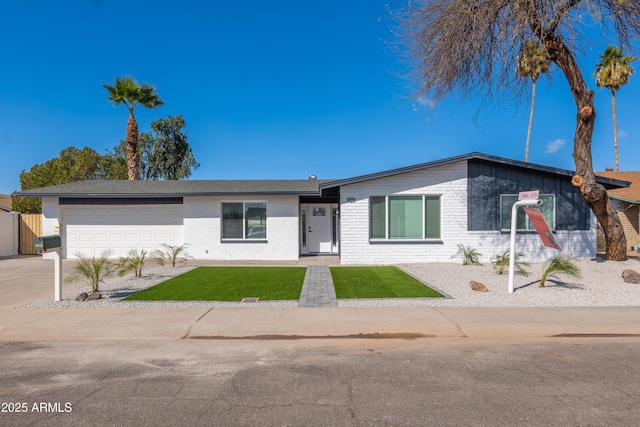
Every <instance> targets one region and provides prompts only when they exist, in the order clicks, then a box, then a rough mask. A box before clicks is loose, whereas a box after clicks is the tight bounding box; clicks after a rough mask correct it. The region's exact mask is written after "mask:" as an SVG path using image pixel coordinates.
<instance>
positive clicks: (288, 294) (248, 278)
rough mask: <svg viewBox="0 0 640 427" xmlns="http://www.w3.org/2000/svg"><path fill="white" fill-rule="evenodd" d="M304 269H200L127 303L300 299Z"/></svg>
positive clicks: (142, 292)
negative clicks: (143, 301) (249, 298)
mask: <svg viewBox="0 0 640 427" xmlns="http://www.w3.org/2000/svg"><path fill="white" fill-rule="evenodd" d="M305 271H306V268H304V267H198V268H196V269H194V270H191V271H189V272H187V273H184V274H182V275H180V276H176V277H174V278H173V279H169V280H167V281H166V282H163V283H160V284H158V285H156V286H153V287H151V288H149V289H146V290H144V291H141V292H138V293H136V294H133V295H131V296H129V297H127V298H125V299H124V300H125V301H142V300H149V301H241V300H242V299H243V298H247V297H258V298H260V300H261V301H265V300H267V301H269V300H297V299H298V298H300V292H301V290H302V283H303V282H304V275H305Z"/></svg>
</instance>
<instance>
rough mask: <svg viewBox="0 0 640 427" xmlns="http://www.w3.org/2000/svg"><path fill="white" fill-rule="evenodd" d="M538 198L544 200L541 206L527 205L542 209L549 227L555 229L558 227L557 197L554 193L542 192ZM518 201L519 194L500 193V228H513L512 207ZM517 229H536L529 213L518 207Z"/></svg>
mask: <svg viewBox="0 0 640 427" xmlns="http://www.w3.org/2000/svg"><path fill="white" fill-rule="evenodd" d="M538 199H540V200H542V204H541V205H540V206H525V207H528V208H534V209H540V212H542V216H543V217H544V220H545V221H546V222H547V224H548V225H549V228H550V229H552V230H555V228H556V215H555V212H556V198H555V196H554V195H553V194H541V195H540V196H538ZM517 201H518V196H517V195H515V194H501V195H500V224H501V225H500V228H501V229H502V230H509V229H511V208H512V207H513V204H514V203H515V202H517ZM516 229H517V230H535V229H534V228H533V225H532V224H531V221H529V218H527V214H525V213H524V210H523V209H521V208H518V216H517V217H516Z"/></svg>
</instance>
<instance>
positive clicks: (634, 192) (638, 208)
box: [597, 171, 640, 248]
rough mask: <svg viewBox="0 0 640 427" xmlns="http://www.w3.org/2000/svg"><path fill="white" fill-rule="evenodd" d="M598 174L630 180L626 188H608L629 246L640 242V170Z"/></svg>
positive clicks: (598, 173)
mask: <svg viewBox="0 0 640 427" xmlns="http://www.w3.org/2000/svg"><path fill="white" fill-rule="evenodd" d="M597 175H599V176H602V177H606V178H612V179H618V180H622V181H627V182H630V183H631V185H630V186H629V187H626V188H615V189H611V190H608V193H609V198H610V199H611V201H612V203H613V207H614V208H615V209H616V211H618V216H619V217H620V222H621V223H622V228H623V229H624V234H625V236H626V237H627V244H628V245H629V248H631V247H635V245H638V244H640V172H614V171H606V172H597Z"/></svg>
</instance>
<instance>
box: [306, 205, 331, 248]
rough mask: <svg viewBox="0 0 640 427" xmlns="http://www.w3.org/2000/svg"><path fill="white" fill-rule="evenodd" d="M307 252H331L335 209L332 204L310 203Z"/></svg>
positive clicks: (308, 208)
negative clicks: (333, 209)
mask: <svg viewBox="0 0 640 427" xmlns="http://www.w3.org/2000/svg"><path fill="white" fill-rule="evenodd" d="M306 215H307V230H306V233H307V239H306V240H307V252H309V253H331V252H333V251H332V223H333V211H332V206H331V205H330V204H320V205H308V207H307V211H306Z"/></svg>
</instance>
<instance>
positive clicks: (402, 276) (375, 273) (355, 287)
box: [331, 267, 444, 299]
mask: <svg viewBox="0 0 640 427" xmlns="http://www.w3.org/2000/svg"><path fill="white" fill-rule="evenodd" d="M331 276H332V277H333V284H334V287H335V290H336V297H338V299H349V298H444V296H443V295H442V294H440V293H439V292H437V291H434V290H433V289H431V288H430V287H428V286H426V285H425V284H424V283H422V282H420V281H419V280H417V279H414V278H413V277H411V276H409V275H408V274H406V273H405V272H403V271H402V270H400V269H398V268H396V267H331Z"/></svg>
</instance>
